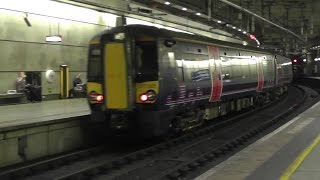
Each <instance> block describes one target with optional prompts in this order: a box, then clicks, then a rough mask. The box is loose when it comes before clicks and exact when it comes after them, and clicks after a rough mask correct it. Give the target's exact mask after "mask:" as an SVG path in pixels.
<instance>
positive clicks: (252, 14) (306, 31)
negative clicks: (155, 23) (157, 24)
mask: <svg viewBox="0 0 320 180" xmlns="http://www.w3.org/2000/svg"><path fill="white" fill-rule="evenodd" d="M132 1H133V2H136V3H140V4H143V5H146V6H148V7H150V8H152V9H158V10H162V11H165V12H168V13H171V14H175V15H178V16H181V17H182V16H183V17H187V18H189V19H191V20H195V21H200V22H203V23H205V24H208V25H210V26H212V27H213V28H217V29H222V30H225V31H228V32H229V33H231V34H233V35H234V36H237V37H240V38H243V39H248V35H246V34H245V33H243V31H246V32H248V33H250V34H254V35H255V36H256V37H257V39H258V40H259V41H260V42H261V46H262V47H264V48H267V49H272V50H275V51H280V52H284V53H286V54H301V53H305V52H307V51H309V50H310V49H311V48H312V47H314V46H317V45H320V13H319V9H320V1H319V0H198V1H195V0H170V1H169V0H168V1H166V0H132ZM166 2H170V4H169V3H166ZM182 7H185V8H186V9H184V10H183V9H182ZM196 12H198V15H197V14H196ZM199 13H201V15H199ZM163 18H165V17H163ZM218 21H219V23H217V22H218ZM232 27H236V28H232ZM239 29H241V30H242V31H238V30H239Z"/></svg>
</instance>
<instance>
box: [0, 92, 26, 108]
mask: <svg viewBox="0 0 320 180" xmlns="http://www.w3.org/2000/svg"><path fill="white" fill-rule="evenodd" d="M27 102H28V101H27V96H26V95H25V94H24V93H13V94H8V93H5V94H0V105H7V104H19V103H27Z"/></svg>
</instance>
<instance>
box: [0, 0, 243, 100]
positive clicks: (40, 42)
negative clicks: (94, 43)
mask: <svg viewBox="0 0 320 180" xmlns="http://www.w3.org/2000/svg"><path fill="white" fill-rule="evenodd" d="M65 2H67V3H74V1H68V0H66V1H65ZM84 2H88V3H95V4H96V5H97V7H99V6H100V7H101V8H102V10H101V11H99V8H98V9H97V11H96V10H91V9H88V8H82V7H78V6H73V5H70V4H66V3H59V2H56V1H50V0H28V1H21V0H1V3H0V14H1V17H0V26H1V28H0V79H1V82H0V94H1V93H5V92H6V91H7V90H10V89H15V80H16V78H17V76H18V73H19V72H20V71H36V72H41V77H42V78H41V86H42V94H43V95H44V96H57V95H59V94H60V77H59V74H60V73H59V68H60V65H62V64H66V65H68V66H69V68H70V79H69V80H70V84H69V87H72V79H73V77H74V76H75V75H76V74H78V73H81V74H82V80H83V82H86V79H85V77H86V66H87V50H88V42H89V40H90V38H92V37H93V36H94V35H95V34H97V33H99V32H101V31H103V30H105V29H108V28H111V27H114V26H116V18H117V17H118V16H116V15H113V14H118V15H125V16H126V17H130V18H134V19H140V20H143V21H148V22H151V23H156V24H162V25H164V26H171V27H175V28H178V29H181V30H185V31H189V32H192V33H196V34H201V35H204V36H209V37H211V38H214V39H219V40H225V41H230V42H235V43H242V41H241V40H239V39H237V38H233V37H231V35H230V34H228V33H226V32H223V31H221V30H217V29H215V30H212V29H211V27H209V26H207V25H203V24H200V23H198V22H194V21H190V20H188V19H185V18H182V17H178V16H174V15H169V14H166V15H165V16H164V17H163V18H165V19H166V21H162V20H161V18H160V19H158V20H156V19H153V18H152V17H151V16H145V15H138V14H137V13H130V12H128V11H127V7H128V5H130V6H131V9H137V8H138V7H140V5H136V4H132V3H129V2H130V1H127V0H108V1H105V0H92V1H88V0H84ZM108 7H110V8H111V9H107V8H108ZM101 8H100V9H101ZM105 10H108V12H110V13H113V14H109V13H104V12H105ZM102 11H103V12H102ZM153 11H154V12H155V13H160V14H161V13H162V12H161V11H156V10H153ZM28 22H29V25H28ZM175 22H176V23H178V22H179V23H178V24H175ZM184 25H185V26H184ZM192 27H198V28H192ZM199 28H200V29H204V31H202V30H200V29H199ZM205 29H207V31H205ZM209 29H210V30H209ZM49 35H61V36H62V42H58V43H49V42H46V41H45V37H46V36H49ZM49 69H51V70H54V72H55V78H54V79H55V80H54V81H53V82H52V83H50V82H48V81H47V80H46V79H45V73H46V71H47V70H49ZM57 97H58V96H57Z"/></svg>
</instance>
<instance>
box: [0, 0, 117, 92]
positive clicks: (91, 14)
mask: <svg viewBox="0 0 320 180" xmlns="http://www.w3.org/2000/svg"><path fill="white" fill-rule="evenodd" d="M9 1H11V0H8V1H7V0H5V1H4V3H3V4H2V2H1V5H0V13H1V18H0V26H1V28H0V79H1V82H0V93H5V92H6V91H7V90H11V89H15V80H16V78H17V77H18V73H19V72H21V71H36V72H41V77H42V78H41V85H42V94H43V95H44V96H48V95H57V94H60V87H59V86H60V77H59V75H60V73H59V70H60V65H62V64H66V65H68V66H69V70H70V87H72V78H73V77H74V76H75V75H76V74H78V73H81V74H82V76H81V77H82V80H83V81H84V82H86V79H85V78H86V67H87V50H88V43H89V40H90V39H91V38H92V37H93V36H94V35H95V34H97V33H99V32H101V31H103V30H105V29H106V28H110V27H113V26H115V19H116V16H115V15H111V14H107V13H100V12H97V11H93V10H89V9H84V8H80V7H76V6H71V5H67V4H62V3H57V2H53V1H48V2H49V4H43V5H41V4H40V5H36V6H38V7H37V8H32V7H31V8H30V6H29V8H28V6H27V4H25V6H22V5H21V6H16V5H13V4H14V2H12V3H11V2H9ZM35 1H37V0H35ZM20 2H21V1H20ZM20 2H19V3H20ZM42 2H45V1H42ZM48 2H47V3H48ZM6 3H7V4H6ZM30 3H31V2H30ZM17 4H18V3H17ZM31 4H32V3H31ZM33 5H34V4H33ZM43 6H45V8H44V7H43ZM58 9H59V10H58ZM56 12H59V13H56ZM25 19H27V21H28V22H29V23H30V25H28V23H27V22H26V20H25ZM50 35H61V36H62V42H46V41H45V37H46V36H50ZM49 69H51V70H54V71H55V78H54V79H55V80H54V81H53V82H52V83H50V82H48V81H47V80H46V78H45V73H46V71H47V70H49Z"/></svg>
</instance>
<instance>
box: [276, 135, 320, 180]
mask: <svg viewBox="0 0 320 180" xmlns="http://www.w3.org/2000/svg"><path fill="white" fill-rule="evenodd" d="M319 142H320V134H319V135H318V136H317V137H316V138H315V139H314V140H313V141H312V143H311V144H310V145H309V146H308V147H307V148H305V149H304V150H303V151H302V152H301V153H300V154H299V156H298V157H297V158H296V159H295V160H294V161H293V163H291V164H290V166H289V167H288V168H287V169H286V171H285V172H284V173H283V174H282V176H281V177H280V180H288V179H289V178H290V176H291V175H292V174H293V173H294V172H295V171H296V169H297V168H298V167H299V166H300V164H301V163H302V162H303V161H304V159H305V158H306V157H307V156H308V155H309V154H310V152H311V151H312V149H313V148H314V147H315V146H316V145H317V144H318V143H319Z"/></svg>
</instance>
